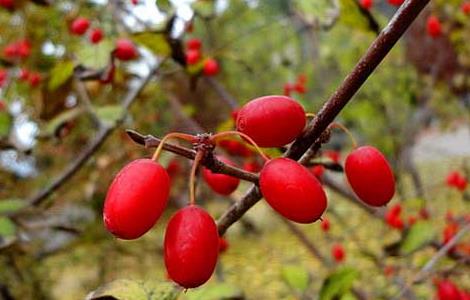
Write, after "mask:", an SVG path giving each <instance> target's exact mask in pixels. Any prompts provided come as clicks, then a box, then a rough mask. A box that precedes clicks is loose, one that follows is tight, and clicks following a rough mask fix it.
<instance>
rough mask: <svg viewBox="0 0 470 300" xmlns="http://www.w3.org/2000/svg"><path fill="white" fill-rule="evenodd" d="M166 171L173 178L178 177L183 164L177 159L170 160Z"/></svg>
mask: <svg viewBox="0 0 470 300" xmlns="http://www.w3.org/2000/svg"><path fill="white" fill-rule="evenodd" d="M166 171H167V173H168V175H169V176H170V177H171V178H173V177H175V176H178V174H179V173H181V164H180V162H179V160H178V159H176V157H175V158H173V159H172V160H170V162H169V163H168V166H167V167H166Z"/></svg>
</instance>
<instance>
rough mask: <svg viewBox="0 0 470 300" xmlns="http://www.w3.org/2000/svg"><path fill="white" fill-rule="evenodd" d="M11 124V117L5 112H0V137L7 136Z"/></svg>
mask: <svg viewBox="0 0 470 300" xmlns="http://www.w3.org/2000/svg"><path fill="white" fill-rule="evenodd" d="M11 124H12V119H11V116H10V115H9V114H8V113H7V112H0V137H4V136H7V135H8V133H9V132H10V128H11Z"/></svg>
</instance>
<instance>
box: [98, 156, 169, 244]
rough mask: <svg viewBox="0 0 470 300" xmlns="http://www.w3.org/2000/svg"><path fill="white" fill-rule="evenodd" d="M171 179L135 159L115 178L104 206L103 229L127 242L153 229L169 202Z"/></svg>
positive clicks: (149, 163) (157, 166) (160, 169)
mask: <svg viewBox="0 0 470 300" xmlns="http://www.w3.org/2000/svg"><path fill="white" fill-rule="evenodd" d="M169 192H170V178H169V176H168V174H167V172H166V171H165V169H164V168H163V167H162V166H161V165H160V164H158V163H156V162H154V161H153V160H151V159H137V160H134V161H133V162H131V163H129V164H128V165H126V166H125V167H124V168H123V169H122V170H121V171H119V173H118V174H117V175H116V177H115V178H114V180H113V182H112V183H111V186H110V187H109V189H108V194H107V195H106V200H105V202H104V210H103V220H104V223H105V226H106V229H107V230H108V231H109V232H111V233H112V234H114V235H115V236H116V237H118V238H121V239H125V240H130V239H136V238H138V237H140V236H142V235H143V234H144V233H146V232H147V231H149V230H150V228H152V227H153V225H155V223H156V222H157V220H158V218H159V217H160V215H161V214H162V212H163V210H164V209H165V207H166V205H167V202H168V194H169Z"/></svg>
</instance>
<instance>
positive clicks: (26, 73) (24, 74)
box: [18, 69, 29, 81]
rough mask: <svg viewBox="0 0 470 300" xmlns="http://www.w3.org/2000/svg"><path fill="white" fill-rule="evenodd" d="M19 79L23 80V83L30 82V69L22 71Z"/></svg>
mask: <svg viewBox="0 0 470 300" xmlns="http://www.w3.org/2000/svg"><path fill="white" fill-rule="evenodd" d="M18 79H19V80H21V81H28V79H29V71H28V69H21V70H20V73H19V74H18Z"/></svg>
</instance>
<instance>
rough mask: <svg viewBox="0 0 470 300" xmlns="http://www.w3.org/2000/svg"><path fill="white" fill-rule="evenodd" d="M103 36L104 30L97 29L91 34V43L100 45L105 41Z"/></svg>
mask: <svg viewBox="0 0 470 300" xmlns="http://www.w3.org/2000/svg"><path fill="white" fill-rule="evenodd" d="M103 36H104V34H103V30H101V29H99V28H95V29H93V30H92V31H91V33H90V42H91V43H92V44H98V43H99V42H101V40H102V39H103Z"/></svg>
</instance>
